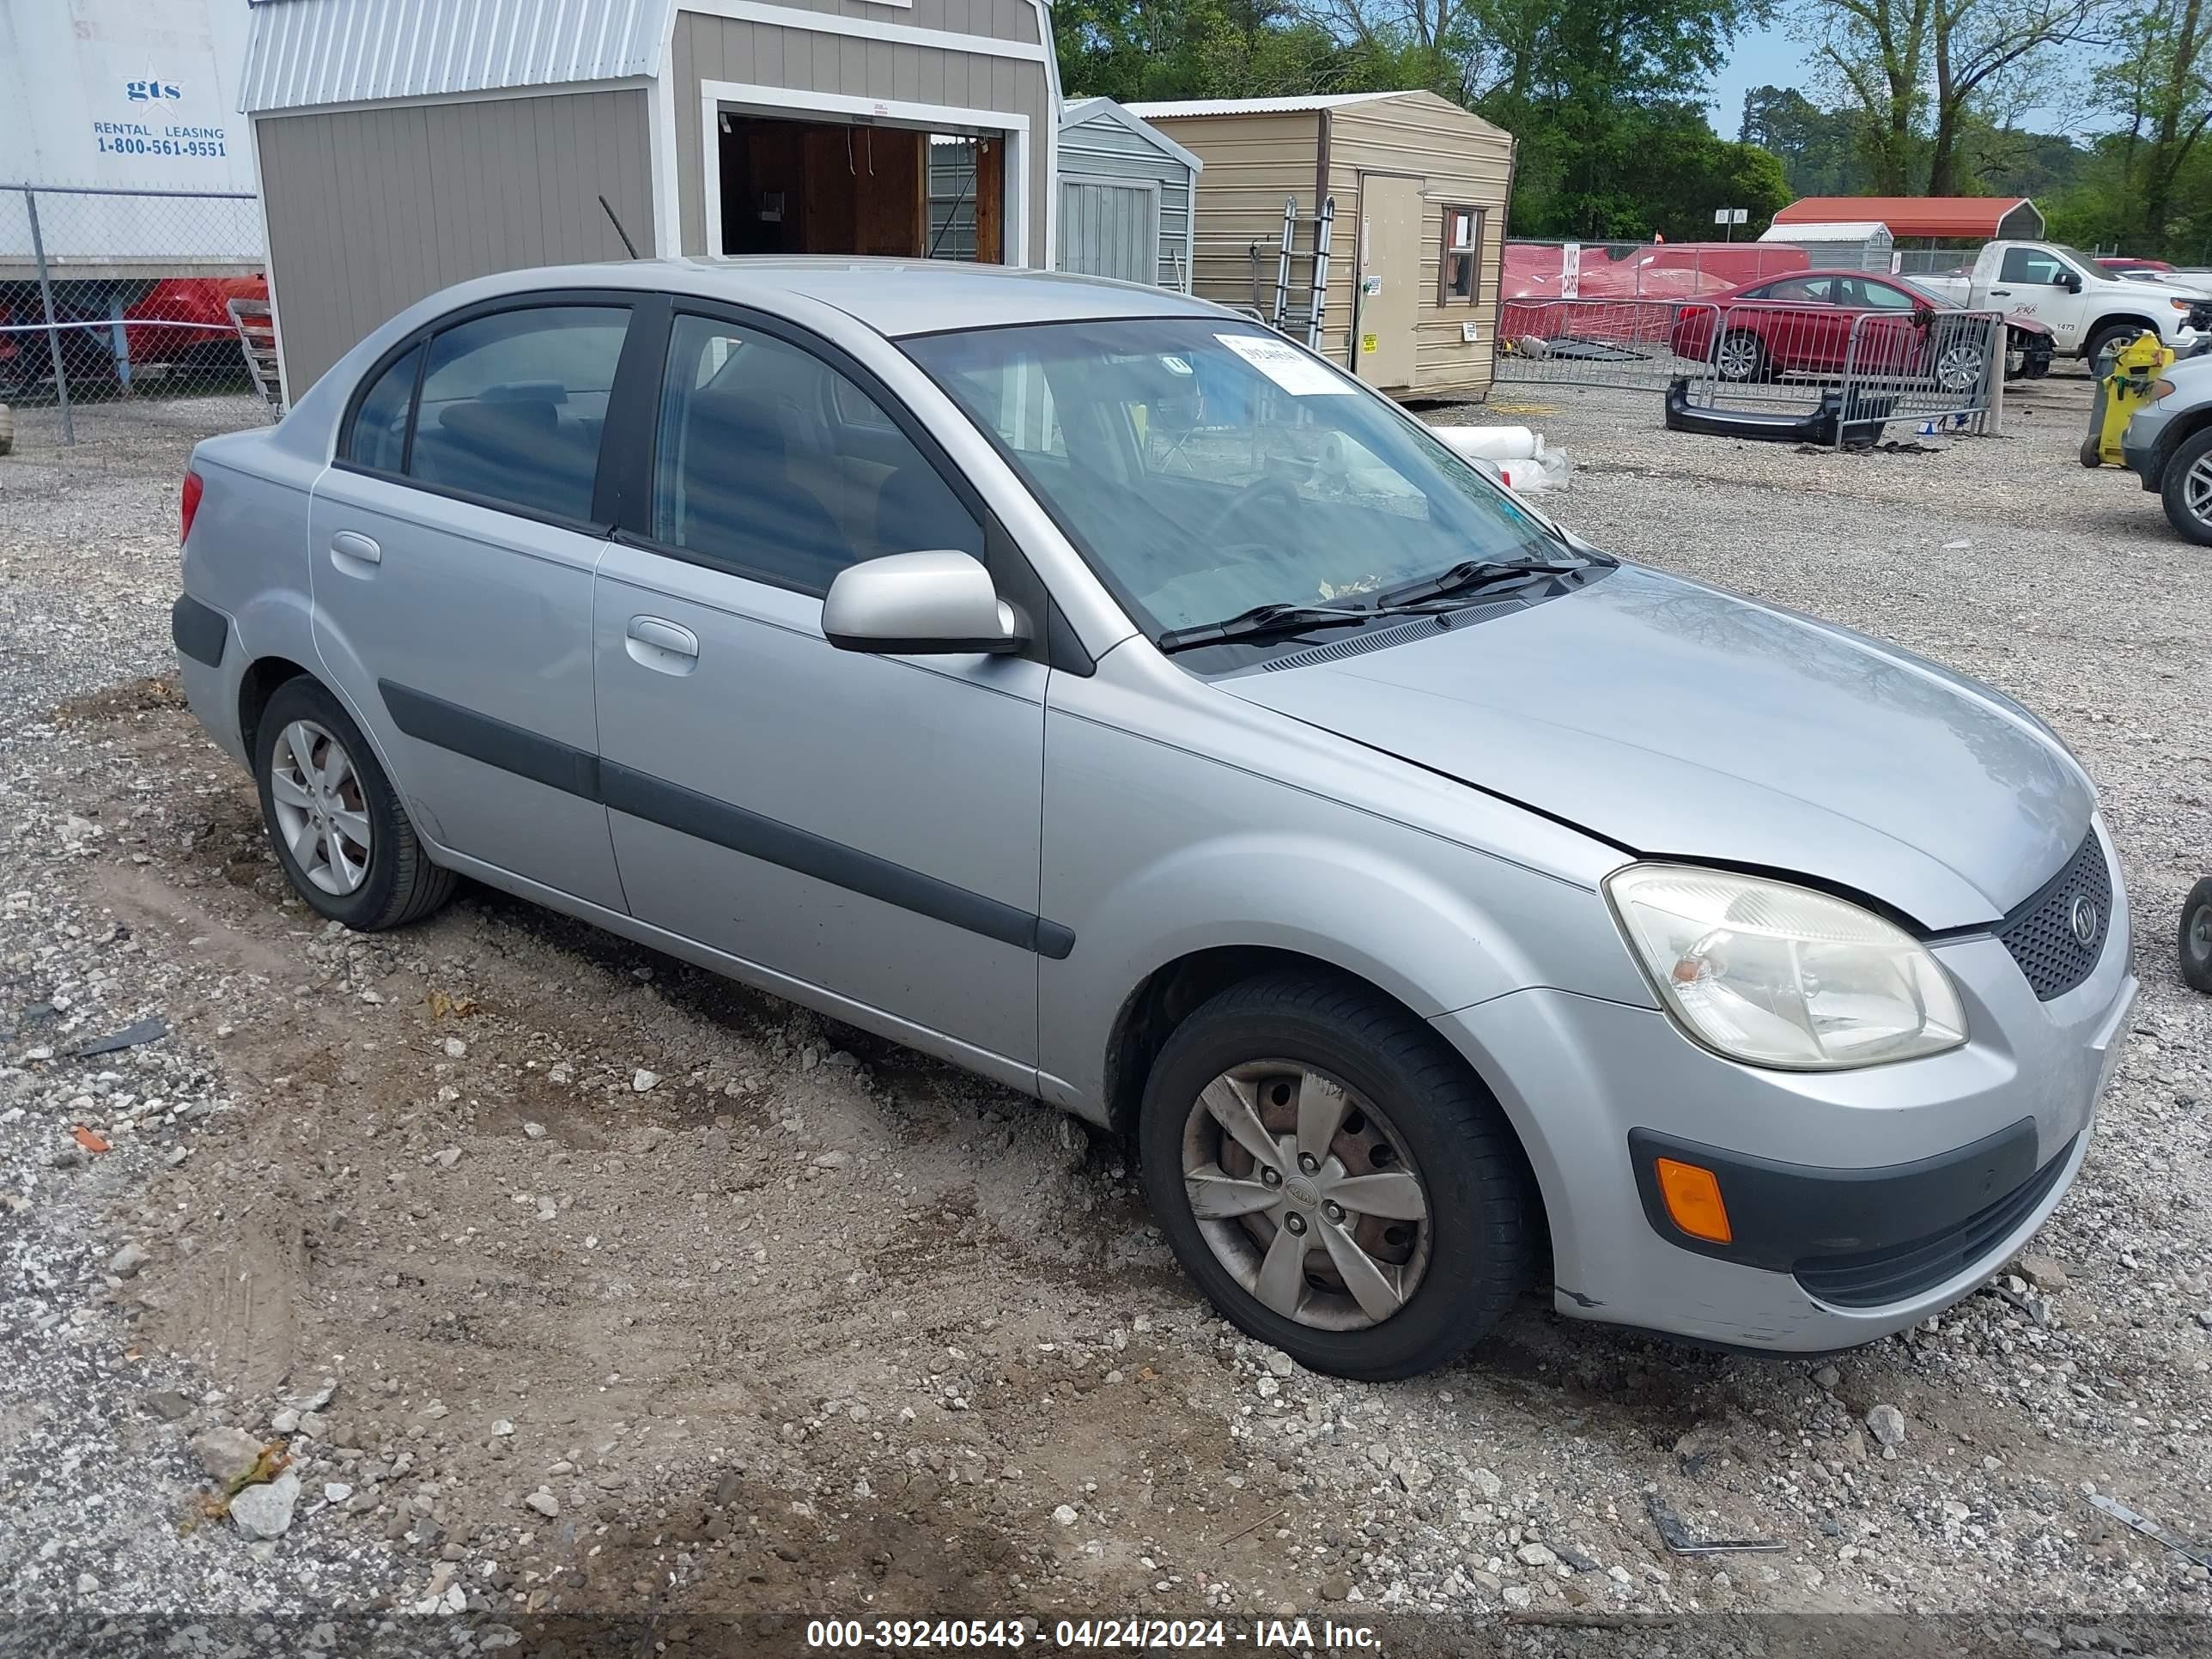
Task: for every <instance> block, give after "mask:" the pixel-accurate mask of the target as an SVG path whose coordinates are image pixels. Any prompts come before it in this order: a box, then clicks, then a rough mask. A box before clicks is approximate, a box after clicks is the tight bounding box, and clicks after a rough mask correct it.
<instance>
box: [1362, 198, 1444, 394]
mask: <svg viewBox="0 0 2212 1659" xmlns="http://www.w3.org/2000/svg"><path fill="white" fill-rule="evenodd" d="M1421 184H1422V181H1421V180H1420V179H1401V178H1394V177H1389V176H1386V175H1383V174H1380V173H1362V174H1361V175H1360V179H1359V246H1358V264H1357V266H1356V267H1355V269H1356V270H1358V281H1357V283H1355V284H1354V287H1355V290H1356V292H1355V296H1354V298H1355V303H1356V305H1357V307H1358V310H1357V311H1356V312H1355V313H1354V315H1355V317H1356V319H1357V320H1356V323H1355V325H1354V327H1353V331H1352V332H1353V343H1354V348H1355V349H1354V352H1353V358H1352V362H1353V364H1354V367H1355V368H1356V369H1357V371H1358V375H1359V378H1360V379H1361V380H1364V381H1366V382H1367V383H1368V385H1370V386H1388V387H1392V388H1401V387H1409V386H1412V385H1413V349H1414V343H1415V341H1416V338H1417V334H1416V331H1417V330H1418V328H1419V324H1420V316H1421V276H1422V269H1423V264H1424V261H1423V260H1422V258H1421ZM1433 280H1434V279H1433V277H1431V282H1432V283H1433Z"/></svg>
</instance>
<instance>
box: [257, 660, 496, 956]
mask: <svg viewBox="0 0 2212 1659" xmlns="http://www.w3.org/2000/svg"><path fill="white" fill-rule="evenodd" d="M296 720H308V721H312V722H313V723H314V724H315V725H317V726H320V727H322V729H323V730H324V731H325V732H327V733H328V734H329V735H330V738H331V741H332V742H333V743H335V744H337V745H338V746H339V747H340V748H342V749H343V750H344V754H345V759H346V762H347V763H348V765H349V766H350V768H351V769H352V772H353V776H354V778H355V779H356V781H357V782H358V784H359V788H360V796H361V801H362V807H361V810H362V811H363V812H364V813H365V814H366V815H367V817H368V823H369V828H370V841H369V848H368V862H367V868H366V873H365V874H364V875H363V876H362V880H361V884H360V885H359V886H357V887H356V888H355V889H354V890H352V891H351V892H349V893H345V894H343V895H340V894H333V893H329V892H325V890H323V889H321V888H320V887H318V886H317V885H315V884H314V883H313V881H311V880H310V879H309V878H308V877H307V872H305V871H304V870H302V869H301V866H300V862H299V860H298V859H296V858H295V856H294V855H293V853H292V849H291V848H290V847H289V846H288V845H286V843H285V839H284V836H283V832H282V830H281V829H279V827H278V820H277V816H276V799H275V786H274V782H273V771H274V763H275V759H276V745H277V744H278V743H279V742H281V741H283V733H284V732H285V729H286V728H287V727H288V726H290V725H292V723H293V722H295V721H296ZM253 777H254V782H255V785H256V786H257V787H258V791H259V793H260V796H261V823H262V827H263V828H264V829H265V830H266V831H267V832H268V836H269V844H270V847H271V848H274V849H275V850H276V862H277V863H278V864H279V865H280V866H283V871H284V878H285V879H286V880H287V881H289V882H290V883H291V884H292V890H293V891H294V892H295V893H297V894H298V895H299V896H301V898H303V899H305V900H306V901H307V904H308V906H309V908H312V909H313V911H314V912H315V914H316V915H320V916H326V917H328V918H329V919H330V920H331V921H337V922H343V923H344V924H345V926H347V927H350V928H353V929H355V930H356V932H359V933H380V932H382V931H383V930H384V929H386V928H387V927H404V926H406V925H407V924H408V923H409V922H412V921H421V920H422V918H423V917H424V916H427V915H429V914H430V913H431V912H432V911H434V910H435V909H436V908H438V907H439V906H440V905H441V904H443V903H444V902H446V901H447V899H449V898H451V897H452V896H453V889H454V887H455V886H456V885H457V884H459V879H460V878H459V877H458V876H456V875H455V874H454V873H453V872H452V871H450V870H444V869H441V868H440V867H439V866H436V865H435V864H433V863H431V862H430V859H429V855H428V854H426V853H425V852H423V850H422V842H420V841H419V840H417V839H416V835H415V826H414V825H413V824H412V823H410V822H409V821H408V818H407V814H406V812H405V811H404V810H402V808H401V806H400V805H399V797H398V793H396V792H395V791H394V790H393V789H392V781H391V779H389V778H387V777H386V776H385V775H384V769H383V767H381V766H380V765H379V764H378V763H377V759H376V751H375V750H374V749H372V748H371V747H369V744H368V739H367V738H364V737H362V733H361V728H360V727H359V726H356V725H355V724H354V722H353V717H352V716H351V715H349V714H347V713H346V711H345V705H344V704H343V703H341V702H339V701H338V700H337V698H336V697H335V696H331V693H330V692H329V691H328V690H326V689H325V688H324V687H323V686H321V685H319V684H317V683H316V682H315V681H313V680H312V679H309V678H307V677H306V676H305V675H301V676H300V677H299V678H295V679H289V680H287V681H285V682H284V684H282V685H280V686H278V687H277V688H276V691H275V693H274V694H273V695H272V696H270V699H269V702H268V704H267V706H266V707H265V708H263V709H262V711H261V720H260V724H259V726H258V728H257V729H256V731H255V732H254V747H253Z"/></svg>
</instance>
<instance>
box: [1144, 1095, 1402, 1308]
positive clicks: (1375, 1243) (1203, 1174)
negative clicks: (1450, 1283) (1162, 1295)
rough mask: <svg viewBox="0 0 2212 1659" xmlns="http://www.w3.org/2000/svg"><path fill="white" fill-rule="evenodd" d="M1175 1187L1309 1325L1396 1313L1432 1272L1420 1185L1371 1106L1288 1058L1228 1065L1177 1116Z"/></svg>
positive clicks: (1237, 1268) (1252, 1276)
mask: <svg viewBox="0 0 2212 1659" xmlns="http://www.w3.org/2000/svg"><path fill="white" fill-rule="evenodd" d="M1182 1176H1183V1190H1184V1191H1185V1192H1186V1193H1187V1194H1188V1195H1189V1199H1190V1207H1191V1212H1192V1213H1193V1214H1194V1216H1196V1217H1197V1218H1198V1228H1199V1231H1200V1234H1202V1235H1203V1236H1204V1237H1205V1239H1206V1245H1207V1248H1208V1249H1211V1250H1212V1252H1213V1255H1214V1258H1215V1260H1217V1261H1219V1262H1220V1263H1221V1265H1222V1266H1223V1267H1225V1268H1227V1269H1228V1270H1229V1272H1230V1273H1231V1275H1232V1276H1233V1277H1234V1278H1235V1279H1236V1280H1237V1283H1238V1284H1239V1285H1243V1287H1244V1289H1245V1290H1246V1291H1249V1292H1250V1293H1251V1294H1252V1295H1253V1296H1254V1297H1255V1298H1257V1299H1258V1301H1259V1302H1260V1303H1261V1305H1262V1306H1264V1307H1266V1308H1268V1309H1269V1310H1273V1312H1275V1313H1278V1314H1280V1315H1282V1316H1284V1317H1285V1318H1287V1319H1294V1320H1296V1321H1297V1322H1298V1323H1299V1324H1301V1325H1310V1326H1312V1327H1313V1328H1316V1329H1317V1330H1335V1331H1350V1330H1360V1329H1364V1328H1366V1327H1368V1326H1370V1325H1377V1324H1380V1323H1381V1322H1383V1321H1384V1320H1386V1319H1388V1318H1389V1317H1390V1316H1391V1315H1393V1314H1395V1313H1396V1312H1397V1311H1398V1310H1399V1309H1401V1308H1402V1307H1403V1306H1404V1305H1405V1304H1406V1303H1407V1301H1408V1300H1409V1299H1410V1298H1411V1297H1412V1296H1413V1292H1414V1291H1415V1290H1416V1289H1418V1288H1419V1285H1420V1282H1421V1278H1422V1275H1423V1274H1424V1273H1426V1272H1427V1271H1428V1266H1429V1253H1430V1223H1429V1200H1428V1190H1427V1188H1426V1187H1425V1185H1424V1184H1423V1182H1422V1180H1421V1176H1420V1172H1419V1170H1418V1169H1417V1168H1415V1167H1414V1164H1413V1158H1412V1157H1411V1156H1410V1155H1409V1153H1408V1152H1407V1146H1406V1144H1405V1142H1404V1140H1403V1139H1401V1137H1400V1135H1399V1134H1398V1133H1397V1131H1396V1129H1395V1127H1393V1126H1392V1125H1391V1123H1390V1121H1389V1119H1388V1118H1386V1117H1385V1116H1384V1115H1383V1114H1382V1113H1381V1112H1380V1111H1378V1110H1376V1108H1375V1107H1374V1106H1373V1105H1372V1104H1371V1103H1370V1102H1368V1101H1366V1100H1364V1099H1363V1098H1362V1097H1359V1096H1358V1095H1357V1094H1355V1093H1353V1092H1352V1091H1349V1090H1347V1089H1346V1087H1345V1086H1344V1085H1343V1084H1341V1083H1340V1082H1339V1081H1337V1080H1336V1079H1334V1078H1332V1077H1329V1076H1328V1075H1327V1074H1326V1073H1322V1072H1318V1071H1316V1070H1314V1069H1313V1068H1312V1067H1310V1066H1302V1065H1300V1064H1299V1063H1298V1062H1297V1061H1295V1060H1254V1061H1251V1062H1249V1064H1246V1065H1243V1066H1233V1067H1231V1069H1230V1070H1229V1071H1226V1072H1225V1073H1222V1074H1221V1075H1220V1076H1219V1077H1218V1078H1216V1079H1213V1081H1212V1082H1211V1083H1209V1084H1207V1085H1206V1087H1205V1089H1204V1090H1203V1091H1200V1095H1199V1097H1198V1099H1197V1100H1196V1101H1194V1102H1193V1103H1192V1105H1191V1109H1190V1115H1189V1117H1188V1119H1186V1120H1185V1121H1184V1124H1183V1136H1182Z"/></svg>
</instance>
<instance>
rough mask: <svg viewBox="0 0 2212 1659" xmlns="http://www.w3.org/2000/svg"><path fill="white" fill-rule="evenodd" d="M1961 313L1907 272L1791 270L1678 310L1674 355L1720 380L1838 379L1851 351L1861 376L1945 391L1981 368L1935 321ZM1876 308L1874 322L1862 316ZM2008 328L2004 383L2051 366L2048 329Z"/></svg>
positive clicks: (2010, 321)
mask: <svg viewBox="0 0 2212 1659" xmlns="http://www.w3.org/2000/svg"><path fill="white" fill-rule="evenodd" d="M1961 309H1963V307H1960V304H1959V303H1958V301H1955V300H1950V299H1946V298H1944V297H1943V296H1942V295H1936V294H1931V293H1929V292H1928V291H1927V290H1926V289H1920V288H1917V287H1915V286H1914V285H1913V284H1912V283H1911V281H1910V280H1909V279H1907V278H1905V277H1902V276H1877V275H1875V273H1874V272H1872V271H1865V270H1793V271H1791V272H1790V274H1789V275H1787V276H1776V277H1771V278H1769V279H1767V280H1765V281H1763V282H1757V283H1744V284H1743V285H1742V286H1741V287H1739V288H1733V289H1729V290H1728V291H1727V292H1725V293H1723V294H1713V295H1704V296H1701V297H1700V299H1699V301H1697V302H1696V303H1694V304H1691V305H1685V306H1682V307H1679V308H1678V309H1677V310H1676V311H1675V313H1674V327H1673V329H1672V330H1671V331H1670V332H1669V334H1668V344H1669V345H1670V346H1671V347H1672V349H1673V350H1674V355H1675V356H1678V357H1686V358H1687V359H1689V360H1690V361H1691V362H1705V363H1711V364H1712V365H1713V368H1714V370H1715V372H1716V373H1717V374H1718V375H1719V376H1720V378H1721V379H1722V380H1729V381H1733V382H1737V383H1741V382H1744V381H1748V380H1772V379H1775V378H1776V377H1778V376H1779V375H1784V374H1817V375H1837V374H1842V373H1843V371H1844V360H1845V358H1846V356H1849V357H1850V362H1851V367H1852V368H1853V370H1854V372H1864V371H1871V372H1875V373H1880V374H1912V375H1925V376H1927V377H1929V379H1932V380H1935V381H1936V383H1937V384H1938V385H1939V386H1943V387H1944V388H1945V389H1946V390H1949V389H1952V388H1953V387H1954V386H1956V387H1958V388H1960V389H1964V388H1965V387H1966V386H1972V384H1973V382H1974V380H1975V379H1976V377H1977V376H1978V375H1979V374H1980V373H1981V354H1980V348H1979V344H1978V342H1977V341H1975V340H1973V339H1972V337H1970V336H1969V335H1967V334H1966V333H1965V332H1963V331H1950V330H1946V329H1942V328H1940V327H1938V326H1937V325H1936V316H1937V314H1938V313H1942V312H1947V311H1958V310H1961ZM1869 313H1871V314H1872V320H1871V321H1869V322H1863V323H1862V322H1860V321H1859V319H1860V318H1861V317H1863V316H1866V315H1868V314H1869ZM1854 327H1856V328H1857V334H1858V343H1857V348H1856V349H1855V350H1854V349H1853V347H1852V344H1851V337H1852V331H1853V329H1854ZM2005 334H2006V342H2005V344H2006V355H2005V378H2006V379H2007V380H2014V379H2017V378H2018V377H2020V376H2021V375H2023V374H2026V375H2031V376H2032V375H2039V374H2043V373H2045V371H2046V370H2048V369H2049V368H2050V367H2051V331H2050V329H2049V328H2048V327H2046V326H2045V325H2043V324H2041V323H2039V322H2037V321H2036V320H2035V319H2033V318H2032V317H2027V316H2019V315H2015V316H2012V317H2008V318H2007V319H2005Z"/></svg>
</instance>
